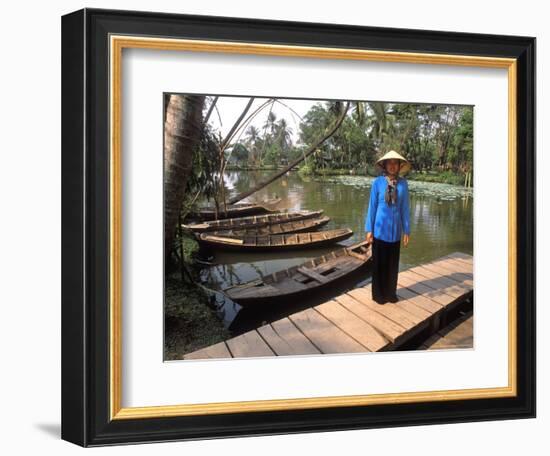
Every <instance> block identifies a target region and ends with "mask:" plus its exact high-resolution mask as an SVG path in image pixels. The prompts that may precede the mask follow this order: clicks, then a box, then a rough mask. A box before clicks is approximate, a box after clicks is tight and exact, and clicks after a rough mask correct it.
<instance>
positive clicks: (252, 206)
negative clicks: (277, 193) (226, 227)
mask: <svg viewBox="0 0 550 456" xmlns="http://www.w3.org/2000/svg"><path fill="white" fill-rule="evenodd" d="M280 202H281V198H273V199H270V200H266V201H262V202H258V203H252V202H251V203H236V204H230V205H228V206H227V208H226V210H220V212H218V219H225V218H236V217H245V216H248V215H258V214H267V213H274V212H278V211H279V209H275V208H274V206H276V205H277V204H279V203H280ZM220 209H223V208H220ZM190 215H191V217H193V218H197V219H200V220H214V219H215V218H216V210H215V208H213V207H203V208H200V209H199V210H197V211H194V212H192V213H191V214H190Z"/></svg>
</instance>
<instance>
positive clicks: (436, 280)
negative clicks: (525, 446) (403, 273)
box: [407, 269, 472, 298]
mask: <svg viewBox="0 0 550 456" xmlns="http://www.w3.org/2000/svg"><path fill="white" fill-rule="evenodd" d="M407 272H408V273H409V274H412V275H414V276H416V277H417V278H418V281H428V283H426V285H428V286H432V285H435V286H436V287H437V288H436V289H438V290H444V292H445V294H448V295H450V296H453V297H455V298H458V297H460V296H462V295H463V294H464V293H468V292H469V291H470V290H471V289H472V287H469V286H468V285H466V284H465V283H464V282H456V281H455V280H450V279H446V278H445V277H443V276H439V277H434V276H429V275H428V274H427V273H423V272H422V271H420V270H419V269H414V270H410V271H407Z"/></svg>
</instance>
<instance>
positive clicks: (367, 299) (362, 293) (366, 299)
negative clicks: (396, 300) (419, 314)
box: [348, 288, 417, 330]
mask: <svg viewBox="0 0 550 456" xmlns="http://www.w3.org/2000/svg"><path fill="white" fill-rule="evenodd" d="M348 294H349V295H350V296H353V297H354V298H355V299H357V300H358V301H360V302H361V303H362V304H364V305H365V306H367V307H368V308H369V309H371V310H373V311H374V312H378V313H379V314H381V315H383V316H384V317H386V318H389V319H390V320H393V321H394V322H395V323H397V324H399V325H401V326H402V327H403V328H405V329H406V330H410V329H412V328H414V327H415V326H416V324H417V321H416V318H415V317H413V316H412V315H409V313H408V312H406V311H404V310H403V309H400V308H397V307H392V306H390V305H388V304H389V303H387V304H382V305H381V304H378V303H377V302H375V301H373V300H372V297H371V294H370V292H369V291H368V290H365V289H364V288H356V289H355V290H351V291H349V292H348Z"/></svg>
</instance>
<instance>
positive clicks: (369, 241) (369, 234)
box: [366, 231, 373, 244]
mask: <svg viewBox="0 0 550 456" xmlns="http://www.w3.org/2000/svg"><path fill="white" fill-rule="evenodd" d="M366 239H367V242H368V243H369V244H372V241H373V236H372V232H370V231H369V232H368V233H367V237H366Z"/></svg>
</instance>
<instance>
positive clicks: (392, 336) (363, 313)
mask: <svg viewBox="0 0 550 456" xmlns="http://www.w3.org/2000/svg"><path fill="white" fill-rule="evenodd" d="M335 300H336V301H337V302H339V303H340V304H342V305H343V306H344V307H345V308H346V309H348V310H349V311H351V312H353V313H354V314H355V315H357V316H358V317H359V318H361V319H363V320H364V321H366V322H367V323H368V324H370V325H371V326H372V327H373V328H375V329H376V330H377V331H378V332H379V333H381V334H382V335H383V336H384V337H386V338H387V339H388V340H389V341H390V342H395V341H396V340H397V339H398V338H399V336H401V335H402V334H403V333H404V332H405V328H403V327H402V326H400V325H398V324H397V323H395V322H394V321H393V320H390V319H388V318H386V317H384V316H383V315H381V314H379V313H378V312H375V311H373V310H371V309H369V308H368V307H366V306H365V305H364V304H362V303H361V302H360V301H358V300H357V299H355V298H354V297H352V296H350V295H348V294H346V293H344V294H342V295H340V296H337V297H336V298H335Z"/></svg>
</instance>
